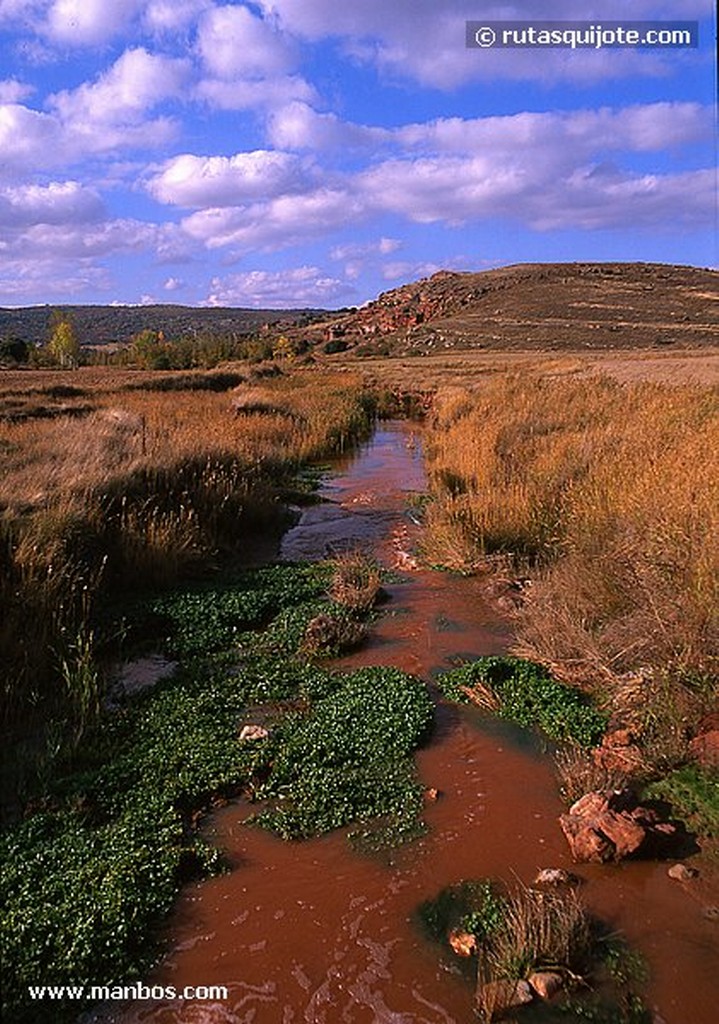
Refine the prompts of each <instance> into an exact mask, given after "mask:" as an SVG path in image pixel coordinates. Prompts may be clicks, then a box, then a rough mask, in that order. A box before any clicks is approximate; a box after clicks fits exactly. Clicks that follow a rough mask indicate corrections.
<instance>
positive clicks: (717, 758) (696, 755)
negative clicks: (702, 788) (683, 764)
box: [689, 729, 719, 768]
mask: <svg viewBox="0 0 719 1024" xmlns="http://www.w3.org/2000/svg"><path fill="white" fill-rule="evenodd" d="M689 753H690V755H691V757H692V758H693V759H694V760H695V761H697V762H698V764H700V765H701V766H702V767H703V768H719V729H710V730H709V732H702V733H700V734H699V735H698V736H695V737H694V739H693V740H692V741H691V743H690V744H689Z"/></svg>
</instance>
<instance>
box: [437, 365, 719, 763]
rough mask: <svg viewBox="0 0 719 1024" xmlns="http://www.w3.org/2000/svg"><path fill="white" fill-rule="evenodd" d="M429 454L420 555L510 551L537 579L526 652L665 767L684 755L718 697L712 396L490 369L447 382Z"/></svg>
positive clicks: (529, 596) (717, 474) (529, 602)
mask: <svg viewBox="0 0 719 1024" xmlns="http://www.w3.org/2000/svg"><path fill="white" fill-rule="evenodd" d="M425 450H426V452H427V456H428V464H429V471H430V477H431V482H432V489H433V492H434V494H435V496H436V500H435V501H434V503H433V504H432V505H431V506H430V508H429V512H428V517H427V526H428V530H427V537H426V542H425V554H426V557H427V558H428V559H429V560H431V561H433V562H439V563H443V564H446V565H448V566H450V567H452V568H455V569H460V570H464V571H471V570H480V569H484V568H486V566H487V564H488V557H490V558H491V557H492V556H493V554H496V553H501V554H502V555H503V556H504V557H505V558H511V559H513V560H514V562H515V565H516V568H517V570H518V571H522V572H523V573H525V574H529V575H530V576H531V578H532V586H531V587H530V588H529V589H528V591H526V592H525V595H524V603H523V606H522V608H521V610H520V613H519V615H518V617H517V630H518V639H517V646H516V652H517V653H519V654H522V655H525V656H527V657H530V658H533V659H534V660H537V661H540V662H542V663H543V664H545V665H548V666H550V667H551V668H552V670H553V671H554V672H555V673H556V674H558V675H559V676H560V677H562V678H563V679H565V680H567V681H572V682H576V683H579V684H580V685H582V686H585V687H587V688H589V689H591V690H593V691H594V692H595V693H596V692H600V693H601V695H602V697H603V699H605V700H606V702H607V704H608V706H609V709H610V711H611V712H612V714H613V716H614V718H615V720H616V721H618V723H619V724H624V725H628V726H631V727H632V728H633V729H635V730H636V731H637V732H638V733H639V735H640V736H641V741H642V744H643V747H644V749H645V750H648V751H651V756H652V760H653V761H654V762H655V763H656V764H657V766H664V767H665V766H666V765H667V764H671V763H672V762H675V761H676V760H678V759H680V758H681V756H682V752H683V751H685V750H686V742H687V739H688V738H690V737H691V735H692V731H693V729H694V728H695V727H696V723H697V722H698V719H699V718H700V717H701V714H702V712H704V711H706V709H707V707H710V706H711V704H712V702H713V701H716V699H717V682H716V679H717V669H718V668H719V543H718V541H717V538H719V394H718V392H717V389H716V388H712V387H700V386H686V385H683V386H677V387H669V386H666V385H659V384H650V383H632V384H623V385H622V384H618V383H616V382H614V381H611V380H609V379H607V378H596V379H593V380H573V379H567V378H560V379H551V378H548V377H546V376H531V375H530V376H528V377H525V376H522V377H520V376H518V375H515V374H505V375H496V376H493V377H488V378H487V379H486V380H485V381H484V383H482V384H481V386H478V387H477V388H476V389H469V388H457V387H452V388H448V389H440V390H439V391H438V393H437V396H436V400H435V405H434V412H433V416H432V419H431V422H430V429H429V431H428V437H427V440H426V444H425ZM632 673H634V674H635V676H636V673H640V674H641V682H640V685H639V687H638V688H637V687H636V686H634V688H633V689H632V687H631V686H629V687H628V686H627V685H626V683H627V679H631V678H633V677H632V675H631V674H632Z"/></svg>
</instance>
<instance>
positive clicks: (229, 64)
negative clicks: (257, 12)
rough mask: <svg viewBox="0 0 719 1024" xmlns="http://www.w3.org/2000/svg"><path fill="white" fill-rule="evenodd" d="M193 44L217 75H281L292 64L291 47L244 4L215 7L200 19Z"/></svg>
mask: <svg viewBox="0 0 719 1024" xmlns="http://www.w3.org/2000/svg"><path fill="white" fill-rule="evenodd" d="M197 46H198V50H199V52H200V55H201V57H202V60H203V62H204V64H205V66H206V67H207V68H208V70H209V71H210V72H211V74H213V75H216V76H217V77H218V78H225V79H233V78H265V77H271V76H277V75H283V74H285V73H286V72H287V71H289V70H291V68H292V66H293V64H294V54H293V49H292V47H291V46H290V45H289V44H288V42H287V40H286V39H285V38H284V37H283V36H282V35H281V34H280V33H278V32H277V31H275V30H274V28H273V27H272V26H271V25H270V24H269V23H268V22H265V21H263V20H262V19H261V18H257V17H255V16H254V15H253V14H252V13H251V12H250V11H249V10H248V8H246V7H234V6H227V7H215V8H212V9H211V10H209V11H207V12H206V13H205V14H204V15H203V16H202V18H201V19H200V24H199V30H198V37H197Z"/></svg>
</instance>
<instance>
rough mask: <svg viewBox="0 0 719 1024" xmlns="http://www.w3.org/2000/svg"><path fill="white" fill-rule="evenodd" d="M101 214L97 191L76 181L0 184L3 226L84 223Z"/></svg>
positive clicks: (95, 218)
mask: <svg viewBox="0 0 719 1024" xmlns="http://www.w3.org/2000/svg"><path fill="white" fill-rule="evenodd" d="M103 214H104V204H103V202H102V199H101V198H100V196H99V195H98V194H97V192H95V191H94V190H93V189H90V188H85V187H83V186H82V185H80V184H79V183H78V182H76V181H64V182H51V183H50V184H49V185H46V186H42V185H18V186H14V187H13V186H10V187H5V188H2V187H0V224H1V225H3V226H4V227H6V228H18V227H27V226H32V225H33V224H52V225H59V224H65V225H77V224H87V223H89V222H92V221H97V220H99V219H100V218H101V217H102V216H103Z"/></svg>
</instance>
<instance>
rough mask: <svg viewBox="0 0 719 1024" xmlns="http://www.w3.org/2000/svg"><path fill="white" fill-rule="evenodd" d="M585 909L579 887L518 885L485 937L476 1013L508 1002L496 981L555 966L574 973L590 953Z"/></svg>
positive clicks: (490, 1012)
mask: <svg viewBox="0 0 719 1024" xmlns="http://www.w3.org/2000/svg"><path fill="white" fill-rule="evenodd" d="M592 944H593V936H592V930H591V924H590V919H589V915H588V914H587V911H586V910H585V908H584V906H583V904H582V902H581V900H580V899H579V897H578V896H577V893H576V892H575V890H573V889H568V890H566V891H563V892H561V893H556V892H545V891H541V892H540V891H538V890H536V889H530V888H527V887H521V888H519V889H518V890H517V891H516V892H514V893H512V894H511V895H509V896H508V897H507V899H506V901H505V904H504V907H503V914H502V922H501V925H500V926H499V927H498V928H496V929H495V930H494V931H493V932H492V934H491V935H490V936H489V938H488V939H487V940H486V941H485V943H483V945H482V948H481V950H480V954H479V962H478V970H477V999H476V1006H477V1012H478V1014H479V1016H480V1019H481V1020H483V1021H485V1022H490V1021H492V1020H494V1019H496V1018H497V1017H499V1016H504V1011H506V1003H504V1002H503V1000H502V996H501V993H502V989H501V988H498V987H497V986H496V983H497V982H500V983H501V982H503V981H505V982H514V981H516V980H521V979H526V978H528V977H529V976H530V975H531V974H532V972H533V971H543V970H550V971H551V970H553V971H558V972H560V973H561V974H562V975H565V976H566V977H568V978H569V979H570V980H575V979H577V978H578V977H579V976H580V975H581V972H582V971H584V970H585V969H586V968H587V966H588V964H589V962H590V958H591V954H592Z"/></svg>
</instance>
